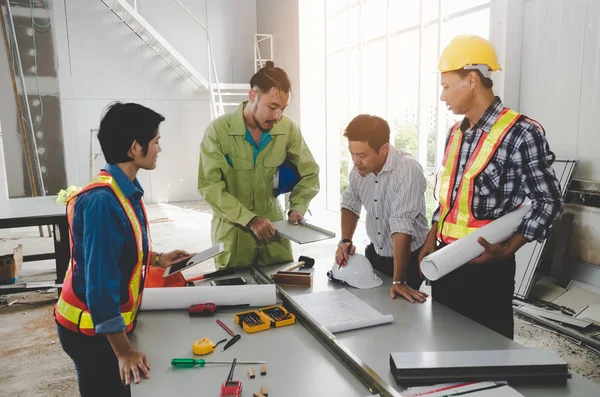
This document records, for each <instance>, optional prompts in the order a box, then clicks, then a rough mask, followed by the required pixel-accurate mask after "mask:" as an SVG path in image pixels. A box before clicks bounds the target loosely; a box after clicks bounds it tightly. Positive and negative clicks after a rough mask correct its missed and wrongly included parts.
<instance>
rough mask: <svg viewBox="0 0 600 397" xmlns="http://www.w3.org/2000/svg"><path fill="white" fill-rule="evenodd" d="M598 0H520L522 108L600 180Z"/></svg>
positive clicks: (581, 174) (564, 153) (583, 175)
mask: <svg viewBox="0 0 600 397" xmlns="http://www.w3.org/2000/svg"><path fill="white" fill-rule="evenodd" d="M599 29H600V2H598V1H594V0H587V1H586V0H575V1H568V2H567V1H552V0H531V1H526V2H525V3H524V18H523V48H522V68H521V99H520V100H521V106H520V110H521V111H522V112H523V113H525V114H527V115H529V116H531V117H532V118H534V119H537V120H538V121H539V122H540V123H542V125H543V126H544V128H545V129H546V134H547V136H548V140H549V142H550V146H551V148H552V150H553V151H554V152H555V153H556V155H557V156H561V157H576V158H579V159H580V160H581V162H580V164H579V168H578V170H577V174H576V177H577V178H578V179H591V180H600V160H599V159H598V156H597V154H598V149H600V144H599V141H598V137H600V124H598V122H597V114H598V109H600V95H599V94H600V79H599V76H600V57H599V56H598V48H599V47H600V35H599V34H598V32H599Z"/></svg>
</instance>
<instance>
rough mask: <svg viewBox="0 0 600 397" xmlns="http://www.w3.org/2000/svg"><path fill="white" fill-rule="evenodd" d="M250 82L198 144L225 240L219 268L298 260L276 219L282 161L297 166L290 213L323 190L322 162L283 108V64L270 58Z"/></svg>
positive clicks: (216, 234)
mask: <svg viewBox="0 0 600 397" xmlns="http://www.w3.org/2000/svg"><path fill="white" fill-rule="evenodd" d="M250 87H251V90H250V92H249V98H248V101H244V102H243V103H241V104H240V105H239V106H238V108H237V109H236V110H235V111H234V112H232V113H228V114H225V115H223V116H221V117H219V118H218V119H216V120H214V121H213V122H211V123H210V125H209V126H208V128H207V129H206V132H205V134H204V137H203V139H202V144H201V146H200V166H199V170H198V191H199V192H200V194H201V195H202V197H203V198H204V200H205V201H206V202H207V203H208V204H209V205H210V206H211V208H212V209H213V219H212V223H211V236H212V241H213V243H217V242H223V243H224V245H225V252H223V253H222V254H220V255H218V256H217V257H216V258H215V263H216V265H217V268H224V267H238V266H248V265H250V264H253V263H256V264H258V265H272V264H276V263H285V262H290V261H292V260H293V257H292V248H291V245H290V242H289V241H288V240H287V239H285V238H283V237H282V236H281V235H279V234H277V229H276V228H275V226H274V225H273V224H272V223H271V222H272V221H279V220H283V219H284V214H283V211H282V209H281V206H280V205H279V202H278V201H277V200H276V196H275V193H274V188H273V179H274V175H275V172H276V170H277V169H278V167H279V166H280V165H281V164H282V163H283V162H284V161H286V160H287V161H288V162H289V163H291V164H292V165H293V166H294V168H295V169H296V170H297V174H298V181H297V183H296V184H295V186H294V187H293V189H292V191H291V194H290V197H289V212H288V218H289V220H290V221H292V222H294V223H297V222H298V221H301V220H302V219H303V216H304V214H305V213H306V211H307V209H308V205H309V203H310V200H312V199H313V198H314V197H315V196H316V195H317V193H318V192H319V166H318V165H317V163H316V162H315V160H314V158H313V156H312V154H311V152H310V150H309V149H308V146H307V145H306V142H304V139H303V138H302V134H301V132H300V128H299V127H298V126H297V125H296V124H295V123H294V121H293V120H292V119H290V118H289V117H287V116H285V115H284V114H283V112H284V110H285V108H286V107H287V105H288V102H289V99H290V90H291V84H290V81H289V78H288V76H287V74H286V72H285V71H284V70H283V69H281V68H277V67H275V66H274V64H273V62H267V65H266V66H265V67H263V68H262V69H260V70H259V71H258V72H257V73H256V74H255V75H254V76H253V77H252V79H251V80H250Z"/></svg>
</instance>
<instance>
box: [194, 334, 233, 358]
mask: <svg viewBox="0 0 600 397" xmlns="http://www.w3.org/2000/svg"><path fill="white" fill-rule="evenodd" d="M226 341H227V339H223V340H220V341H218V342H217V343H213V341H211V340H210V339H208V338H202V339H198V340H197V341H195V342H194V343H192V352H193V353H194V354H196V355H198V356H203V355H205V354H208V353H212V352H213V351H214V350H215V348H216V347H217V345H218V344H219V343H223V342H226Z"/></svg>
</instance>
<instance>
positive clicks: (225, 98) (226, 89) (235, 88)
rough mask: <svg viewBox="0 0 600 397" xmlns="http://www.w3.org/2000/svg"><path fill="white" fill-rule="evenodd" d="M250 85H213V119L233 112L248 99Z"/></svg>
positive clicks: (211, 88) (211, 87)
mask: <svg viewBox="0 0 600 397" xmlns="http://www.w3.org/2000/svg"><path fill="white" fill-rule="evenodd" d="M249 90H250V84H227V83H221V84H211V86H210V91H211V95H212V96H213V101H212V103H213V108H212V114H213V117H215V118H216V117H219V116H222V115H224V114H225V113H229V112H233V111H234V110H235V109H236V108H237V107H238V105H239V104H240V102H242V101H245V100H246V99H248V91H249Z"/></svg>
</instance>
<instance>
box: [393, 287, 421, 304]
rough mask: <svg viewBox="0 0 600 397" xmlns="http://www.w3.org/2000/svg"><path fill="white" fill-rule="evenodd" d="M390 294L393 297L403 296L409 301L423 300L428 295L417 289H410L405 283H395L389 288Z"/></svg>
mask: <svg viewBox="0 0 600 397" xmlns="http://www.w3.org/2000/svg"><path fill="white" fill-rule="evenodd" d="M390 296H391V297H392V299H394V298H395V297H397V296H402V297H404V298H405V299H406V300H407V301H409V302H410V303H415V301H418V302H425V299H426V298H427V297H428V296H429V295H427V294H426V293H425V292H421V291H417V290H416V289H412V288H411V287H410V286H408V285H406V284H395V285H392V288H390Z"/></svg>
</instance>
